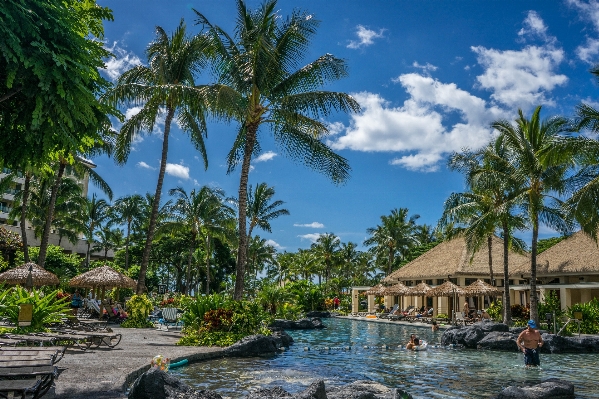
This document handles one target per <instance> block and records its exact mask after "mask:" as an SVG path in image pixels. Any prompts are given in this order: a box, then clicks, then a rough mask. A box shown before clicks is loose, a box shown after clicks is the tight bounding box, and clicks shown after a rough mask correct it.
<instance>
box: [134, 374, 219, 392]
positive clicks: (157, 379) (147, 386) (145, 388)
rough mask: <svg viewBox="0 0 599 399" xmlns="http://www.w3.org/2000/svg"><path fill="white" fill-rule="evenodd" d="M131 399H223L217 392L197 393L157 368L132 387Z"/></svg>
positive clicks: (143, 375) (136, 381) (140, 378)
mask: <svg viewBox="0 0 599 399" xmlns="http://www.w3.org/2000/svg"><path fill="white" fill-rule="evenodd" d="M128 398H129V399H222V397H221V396H220V395H219V394H217V393H216V392H212V391H196V390H194V389H192V388H190V387H189V386H188V385H187V384H185V383H184V382H183V381H181V380H179V379H178V378H176V377H173V376H172V375H170V374H167V373H165V372H164V371H161V370H159V369H157V368H150V369H149V370H148V371H146V372H145V373H143V374H142V375H141V376H139V378H138V379H137V380H135V382H134V383H133V385H132V386H131V390H130V391H129V396H128Z"/></svg>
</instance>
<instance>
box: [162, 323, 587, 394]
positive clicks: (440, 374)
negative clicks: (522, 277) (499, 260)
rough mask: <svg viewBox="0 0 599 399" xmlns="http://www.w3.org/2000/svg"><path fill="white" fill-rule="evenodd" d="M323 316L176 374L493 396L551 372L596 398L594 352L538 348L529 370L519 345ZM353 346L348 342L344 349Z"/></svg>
mask: <svg viewBox="0 0 599 399" xmlns="http://www.w3.org/2000/svg"><path fill="white" fill-rule="evenodd" d="M323 322H324V324H325V325H327V327H328V328H327V329H323V330H310V331H290V332H289V333H290V335H291V336H292V337H293V339H294V340H295V343H294V345H292V346H291V347H290V348H289V350H288V351H285V352H282V353H281V354H279V355H276V356H274V357H271V358H225V359H218V360H212V361H208V362H203V363H197V364H192V365H190V366H188V367H184V368H182V369H176V370H173V374H176V375H178V376H179V377H181V378H182V379H183V380H185V381H186V382H187V383H188V384H190V385H192V386H195V387H196V388H197V389H210V390H215V391H217V392H218V393H219V394H221V395H222V396H223V397H228V398H233V399H236V398H241V397H243V396H245V395H247V394H248V393H249V392H251V390H252V389H255V388H258V387H274V386H277V385H279V386H282V387H283V388H284V389H286V390H287V391H289V392H292V393H295V392H298V391H301V390H303V389H304V388H305V387H307V386H308V385H310V384H311V383H312V382H314V381H315V380H317V379H324V380H325V385H326V386H333V385H344V384H347V383H349V382H353V381H355V380H360V379H361V380H364V379H366V380H373V381H377V382H380V383H382V384H385V385H386V386H388V387H391V388H401V389H405V390H407V391H408V392H410V393H411V394H412V395H413V396H414V397H415V398H422V399H424V398H456V399H457V398H490V397H493V396H494V395H497V393H499V392H500V391H501V389H503V388H504V387H506V386H508V385H520V384H523V383H539V382H541V381H544V380H546V379H548V378H552V377H553V378H561V379H564V380H567V381H570V382H572V383H573V384H574V385H575V391H576V398H580V399H583V398H584V399H586V398H599V388H598V385H599V384H597V376H598V375H599V356H597V354H555V355H545V354H541V366H542V367H541V368H540V369H529V370H527V369H525V368H524V366H523V364H524V362H523V358H522V356H523V355H522V354H521V353H518V352H494V351H493V352H491V351H477V350H469V349H461V350H455V349H441V348H431V347H429V349H428V350H427V351H423V352H413V351H406V350H405V349H404V350H402V349H399V348H397V345H398V344H400V343H401V344H405V343H406V342H407V341H408V340H409V336H410V334H411V333H416V334H417V335H418V336H419V337H420V338H422V339H424V340H426V341H428V342H429V344H430V345H434V344H436V343H438V342H439V341H440V339H441V335H442V334H443V331H442V330H441V331H438V332H434V333H433V332H431V331H430V328H429V327H426V328H425V327H417V326H416V325H413V326H412V325H408V326H405V325H399V324H383V323H369V322H364V321H356V320H347V319H342V318H338V319H325V320H323ZM383 345H388V346H389V349H383V348H382V346H383ZM348 346H349V347H351V349H349V350H348V349H345V347H348ZM365 346H366V347H367V348H365ZM306 348H309V350H306ZM325 348H330V349H325Z"/></svg>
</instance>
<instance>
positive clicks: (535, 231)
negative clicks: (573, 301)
mask: <svg viewBox="0 0 599 399" xmlns="http://www.w3.org/2000/svg"><path fill="white" fill-rule="evenodd" d="M538 240H539V219H538V216H537V215H533V220H532V244H531V250H530V318H531V319H533V320H534V321H535V322H536V323H538V322H539V310H538V305H537V303H538V300H539V299H538V298H537V241H538Z"/></svg>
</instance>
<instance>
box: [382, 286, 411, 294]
mask: <svg viewBox="0 0 599 399" xmlns="http://www.w3.org/2000/svg"><path fill="white" fill-rule="evenodd" d="M409 290H410V288H409V287H406V286H405V285H404V284H403V283H397V284H395V285H392V286H390V287H385V289H384V290H383V295H392V296H403V295H406V294H407V293H408V291H409Z"/></svg>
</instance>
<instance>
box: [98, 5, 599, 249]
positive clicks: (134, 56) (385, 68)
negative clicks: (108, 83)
mask: <svg viewBox="0 0 599 399" xmlns="http://www.w3.org/2000/svg"><path fill="white" fill-rule="evenodd" d="M98 3H99V4H101V5H102V6H107V7H109V8H111V9H112V10H113V11H114V19H115V21H114V22H107V23H106V24H105V30H106V38H105V39H106V47H107V48H109V49H111V50H112V51H113V53H114V54H115V55H116V58H115V59H113V60H110V61H109V62H108V63H107V69H106V70H105V71H103V73H104V74H105V76H106V77H107V78H108V79H111V80H114V79H116V77H118V76H119V74H120V73H122V72H123V71H125V70H127V69H128V68H131V67H132V66H134V65H136V64H138V63H144V62H145V55H144V50H145V48H146V46H147V45H148V43H150V42H151V41H152V40H153V38H154V28H155V26H161V27H163V28H164V29H165V30H166V31H167V32H172V31H173V30H174V29H175V28H176V26H177V25H178V23H179V21H180V20H181V18H184V19H185V21H186V23H187V25H188V29H189V31H191V32H193V33H195V32H198V30H199V27H198V26H195V17H194V15H195V14H194V13H193V12H192V10H191V8H195V9H197V10H198V11H200V12H202V13H203V14H204V15H205V16H206V17H208V19H209V20H210V21H211V22H212V23H214V24H217V25H220V26H221V27H222V28H224V29H225V30H226V31H228V32H231V33H232V32H233V28H234V21H235V15H236V14H235V2H234V1H233V0H218V1H217V0H204V1H178V0H172V1H166V0H143V1H142V0H126V1H123V0H98ZM259 4H260V2H259V1H253V0H252V1H248V5H249V6H250V7H251V8H255V7H257V6H258V5H259ZM294 8H300V9H302V10H307V11H309V12H310V13H311V14H313V15H314V17H315V18H316V19H318V20H320V21H321V25H320V28H319V30H318V33H317V35H316V36H315V38H314V40H313V43H312V46H311V47H310V50H309V53H308V54H307V56H306V59H305V63H308V62H310V61H312V60H314V59H316V58H317V57H318V56H320V55H322V54H324V53H332V54H334V55H335V56H337V57H340V58H343V59H345V60H346V61H347V63H348V65H349V71H350V74H349V77H348V78H345V79H343V80H340V81H338V82H335V83H334V84H331V85H328V86H326V87H325V89H326V90H335V91H343V92H347V93H350V94H352V95H353V96H354V97H355V98H356V99H357V100H358V102H359V103H360V105H361V107H362V111H361V112H360V113H359V114H353V115H344V114H340V115H334V116H332V117H331V118H330V119H328V120H326V123H328V124H329V125H330V130H331V135H330V136H329V137H328V138H327V142H328V143H329V144H330V146H331V147H333V148H334V149H335V150H336V151H338V152H339V153H340V154H341V155H342V156H344V157H345V158H347V159H348V160H349V163H350V165H351V168H352V172H351V178H350V180H349V181H348V182H347V183H346V184H344V185H342V186H335V185H334V184H332V183H331V182H330V181H328V180H327V179H326V178H325V177H324V176H322V175H320V174H318V173H316V172H314V171H311V170H309V169H307V168H305V167H304V166H302V165H301V164H299V163H297V162H295V161H294V160H292V159H289V158H286V157H285V156H284V155H282V154H281V151H280V149H279V148H278V147H277V146H276V144H275V143H274V142H273V141H272V139H271V136H270V134H269V131H268V130H262V131H261V132H260V139H261V142H262V150H263V152H262V154H261V155H260V156H259V157H257V158H256V159H254V161H253V163H252V171H251V173H250V178H249V182H250V184H253V185H255V184H259V183H262V182H266V183H267V184H268V185H270V186H274V187H275V190H276V199H280V200H282V201H285V207H286V208H287V209H288V210H289V211H290V213H291V215H290V216H283V217H281V218H279V219H277V220H276V221H274V222H273V223H272V228H273V229H272V234H269V233H266V232H262V231H257V232H256V234H259V235H261V236H262V237H264V238H267V239H269V240H271V243H272V244H273V245H274V246H275V247H277V249H279V250H287V251H295V250H297V249H298V248H306V247H309V246H310V244H311V243H312V241H313V240H315V239H316V238H317V237H318V235H319V234H322V233H325V232H327V233H334V234H336V235H337V236H339V237H340V238H341V240H342V241H343V242H348V241H352V242H355V243H357V244H360V245H361V244H362V242H363V240H364V239H365V238H366V236H367V234H366V229H367V228H368V227H374V226H376V225H377V224H378V223H379V217H380V216H381V215H384V214H388V213H389V212H390V210H391V209H393V208H400V207H403V208H408V209H409V210H410V213H411V214H419V215H420V216H421V217H420V220H419V222H420V223H427V224H436V222H437V220H438V219H439V217H440V215H441V211H442V206H443V202H444V201H445V199H446V198H447V197H448V196H449V195H450V194H451V193H452V192H460V191H463V190H464V184H463V179H462V176H461V175H459V174H458V173H455V172H450V171H448V170H447V168H446V161H447V157H448V155H449V154H451V152H452V151H460V150H461V149H462V148H464V147H470V148H478V147H480V146H483V145H485V144H486V143H487V142H488V141H489V140H490V139H491V138H492V137H493V132H492V131H491V129H490V128H489V124H490V122H492V121H494V120H497V119H508V120H513V119H515V117H516V114H517V110H518V108H522V109H523V110H524V111H525V112H526V113H527V114H530V111H531V110H532V109H533V108H534V107H535V106H537V105H543V109H544V111H543V116H544V117H547V116H551V115H557V114H561V115H565V116H571V115H572V114H573V113H574V108H575V106H576V105H577V104H579V103H580V102H581V101H584V102H586V103H589V104H591V105H594V106H597V105H599V103H598V101H599V96H598V94H599V90H598V87H597V84H596V83H595V81H594V79H593V77H592V75H591V74H590V73H589V72H588V70H589V68H590V67H591V66H592V65H594V64H595V63H597V62H598V61H599V2H598V1H583V0H565V1H508V2H506V1H466V0H462V1H459V2H456V1H452V2H447V1H415V0H414V1H408V0H404V1H388V0H386V1H383V0H380V1H377V0H370V1H347V0H327V1H322V0H312V1H291V0H280V1H279V3H278V9H279V13H280V15H282V16H286V15H288V14H289V13H290V12H291V11H292V10H293V9H294ZM211 79H212V78H211V77H210V75H209V74H207V75H206V76H203V77H202V78H201V79H198V83H203V82H206V83H207V82H208V81H211ZM123 112H125V113H126V114H127V115H131V114H132V113H134V112H135V109H123ZM118 127H119V126H118V125H117V124H115V128H117V129H118ZM236 131H237V126H236V125H234V124H232V125H226V124H223V123H211V124H210V125H209V129H208V139H207V140H206V145H207V150H208V158H209V167H208V170H207V171H205V170H204V168H203V166H202V163H201V162H200V160H199V157H198V154H197V152H196V151H195V150H194V149H193V147H192V146H191V145H190V142H189V139H188V137H187V136H186V134H185V133H183V132H181V131H180V130H179V129H178V128H177V126H176V125H175V126H174V128H173V130H172V132H171V138H170V141H169V143H170V147H169V156H168V163H167V175H166V178H165V182H164V198H166V197H167V195H166V193H167V191H168V190H169V189H171V188H174V187H177V186H181V187H183V188H185V189H186V190H187V191H190V190H191V189H193V188H199V187H201V186H203V185H210V186H215V187H220V188H222V189H224V190H225V192H226V193H227V195H231V196H236V195H237V189H238V184H239V170H236V171H235V172H234V173H232V174H230V175H227V174H226V166H225V159H226V154H227V152H228V151H229V149H230V147H231V145H232V143H233V140H234V137H235V132H236ZM160 132H161V127H160V126H158V128H157V131H155V132H154V133H153V134H149V135H144V136H141V137H139V138H137V139H136V140H135V144H134V148H133V151H132V152H131V155H130V157H129V161H128V163H127V164H126V165H125V166H116V165H115V164H114V162H113V161H112V160H110V159H107V158H105V157H101V158H96V159H94V162H95V163H96V164H97V165H98V167H97V169H96V170H97V172H98V173H100V174H101V175H102V176H103V177H104V178H105V179H106V180H107V181H108V183H109V184H110V185H111V187H112V189H113V191H114V193H115V198H118V197H120V196H124V195H128V194H133V193H140V194H145V193H146V192H152V193H153V192H154V191H155V187H156V180H157V173H158V166H159V159H160V151H161V140H162V139H161V136H160ZM92 191H93V189H92ZM552 235H556V234H555V233H554V232H552V231H550V230H549V229H547V228H545V229H542V231H541V237H546V236H552Z"/></svg>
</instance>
